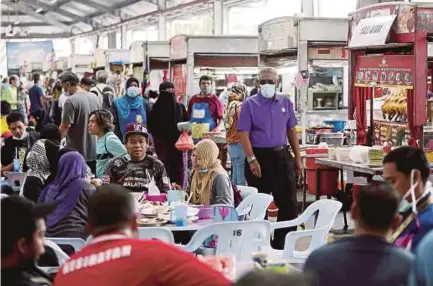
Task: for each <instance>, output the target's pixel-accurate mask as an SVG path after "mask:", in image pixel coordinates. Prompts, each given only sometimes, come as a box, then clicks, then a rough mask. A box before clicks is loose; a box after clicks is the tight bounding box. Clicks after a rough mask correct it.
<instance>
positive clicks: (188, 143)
mask: <svg viewBox="0 0 433 286" xmlns="http://www.w3.org/2000/svg"><path fill="white" fill-rule="evenodd" d="M174 146H175V147H176V149H177V150H179V151H190V150H193V149H194V142H193V141H192V137H191V136H190V135H189V134H188V131H183V132H182V133H181V134H180V136H179V139H178V140H177V142H176V144H174Z"/></svg>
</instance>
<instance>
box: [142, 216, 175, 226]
mask: <svg viewBox="0 0 433 286" xmlns="http://www.w3.org/2000/svg"><path fill="white" fill-rule="evenodd" d="M137 223H138V225H139V226H161V225H164V224H167V223H168V220H165V219H162V218H160V217H156V218H146V217H141V218H139V219H137Z"/></svg>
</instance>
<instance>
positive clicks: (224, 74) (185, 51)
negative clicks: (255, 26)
mask: <svg viewBox="0 0 433 286" xmlns="http://www.w3.org/2000/svg"><path fill="white" fill-rule="evenodd" d="M257 45H258V41H257V37H253V36H228V35H218V36H215V35H211V36H187V35H177V36H174V37H173V38H172V39H170V78H171V80H172V81H173V83H174V85H175V87H176V96H177V98H178V100H179V101H183V102H184V103H187V102H188V99H189V98H190V97H191V96H193V95H194V94H197V93H199V91H200V88H199V79H200V76H202V75H209V76H211V77H213V78H214V84H215V86H214V90H215V92H216V94H217V95H219V94H220V93H221V92H223V91H225V90H226V89H227V88H228V86H229V85H230V83H232V82H236V81H240V82H243V83H244V84H245V85H246V86H247V89H248V90H250V89H252V88H253V85H254V78H255V77H256V75H257V72H258V59H259V58H258V53H257V51H258V47H257Z"/></svg>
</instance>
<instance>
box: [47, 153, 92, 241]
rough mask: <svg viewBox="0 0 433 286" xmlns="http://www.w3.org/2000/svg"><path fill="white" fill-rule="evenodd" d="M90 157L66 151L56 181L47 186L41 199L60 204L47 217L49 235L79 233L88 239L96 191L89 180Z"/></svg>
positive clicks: (74, 235)
mask: <svg viewBox="0 0 433 286" xmlns="http://www.w3.org/2000/svg"><path fill="white" fill-rule="evenodd" d="M86 169H87V168H86V161H85V160H84V158H83V156H82V155H81V154H80V153H78V152H76V151H74V152H68V153H66V154H64V155H63V156H62V157H61V158H60V161H59V170H58V172H57V175H56V177H55V178H54V181H53V182H52V183H51V184H49V185H48V186H46V187H45V188H44V190H43V191H42V193H41V196H40V197H39V201H40V202H52V201H56V202H57V208H56V209H55V211H54V212H52V213H51V214H50V215H48V217H47V232H46V236H48V237H78V238H82V239H86V238H87V237H88V233H87V231H86V223H87V204H88V198H89V196H90V195H91V193H93V192H94V191H95V188H94V186H93V185H91V184H90V183H88V181H87V180H86Z"/></svg>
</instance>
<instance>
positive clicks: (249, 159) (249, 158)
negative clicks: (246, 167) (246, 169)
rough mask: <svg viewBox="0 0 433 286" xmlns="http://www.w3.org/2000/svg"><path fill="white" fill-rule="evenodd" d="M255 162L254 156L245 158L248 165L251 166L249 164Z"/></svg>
mask: <svg viewBox="0 0 433 286" xmlns="http://www.w3.org/2000/svg"><path fill="white" fill-rule="evenodd" d="M255 160H257V158H256V157H254V156H251V157H247V162H248V164H251V163H252V162H254V161H255Z"/></svg>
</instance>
